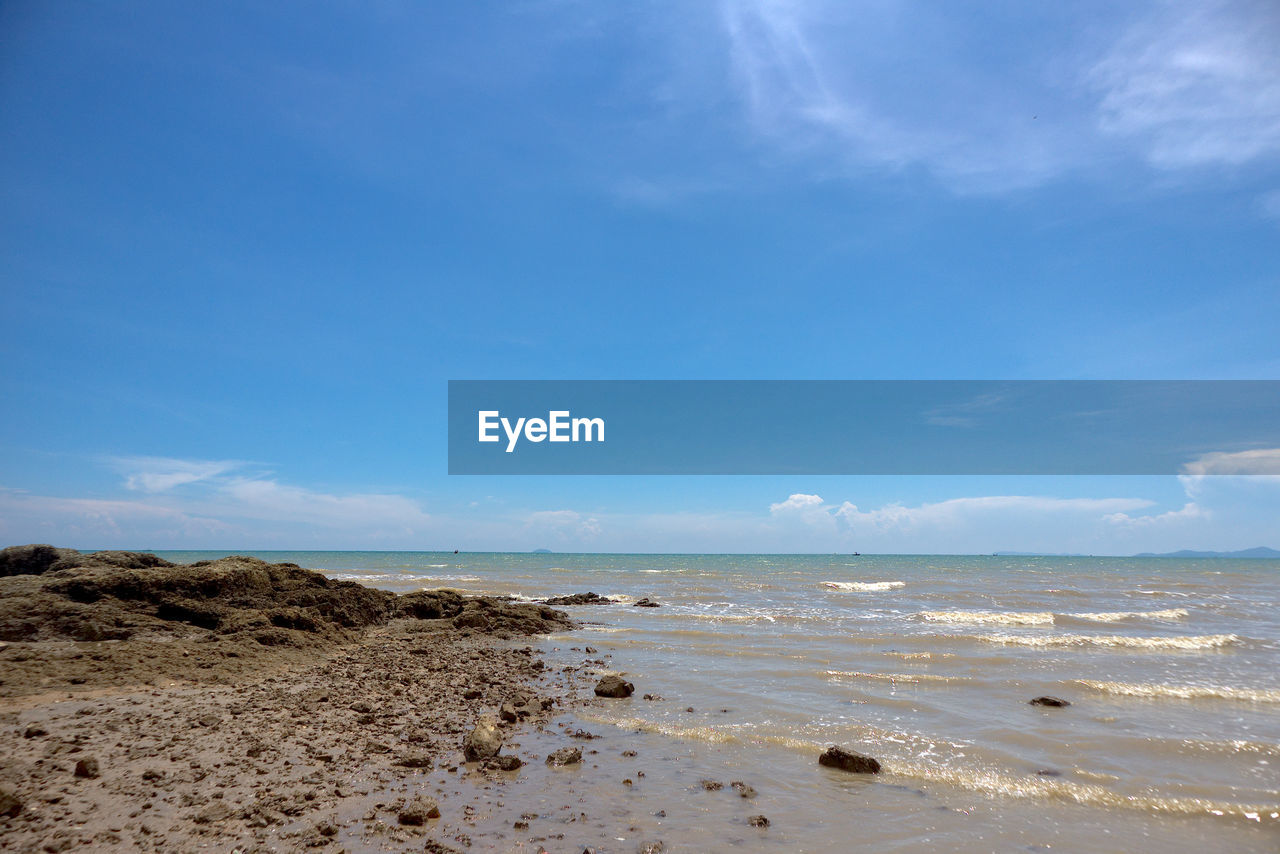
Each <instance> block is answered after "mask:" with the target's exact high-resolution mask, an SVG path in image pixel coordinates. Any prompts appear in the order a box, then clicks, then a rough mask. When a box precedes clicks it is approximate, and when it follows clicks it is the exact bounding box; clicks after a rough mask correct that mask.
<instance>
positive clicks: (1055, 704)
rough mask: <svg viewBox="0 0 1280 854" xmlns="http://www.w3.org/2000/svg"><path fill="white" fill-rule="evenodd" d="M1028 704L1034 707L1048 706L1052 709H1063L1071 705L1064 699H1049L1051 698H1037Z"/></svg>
mask: <svg viewBox="0 0 1280 854" xmlns="http://www.w3.org/2000/svg"><path fill="white" fill-rule="evenodd" d="M1027 703H1028V705H1032V706H1048V707H1049V708H1051V709H1061V708H1063V707H1064V706H1069V705H1071V703H1070V702H1068V701H1066V700H1064V699H1062V698H1061V697H1049V696H1044V697H1036V698H1035V699H1033V700H1028V701H1027Z"/></svg>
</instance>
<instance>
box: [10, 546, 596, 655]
mask: <svg viewBox="0 0 1280 854" xmlns="http://www.w3.org/2000/svg"><path fill="white" fill-rule="evenodd" d="M400 617H403V618H411V619H449V620H452V621H453V625H454V627H456V628H460V629H461V628H465V629H471V630H473V631H480V632H493V633H499V632H505V633H507V634H512V635H516V634H522V635H523V634H546V633H548V632H551V631H556V630H559V629H563V628H567V627H570V626H572V625H573V623H572V621H571V620H570V619H569V617H568V615H567V614H565V613H564V612H563V611H557V610H555V609H554V608H550V607H548V606H545V605H525V604H519V603H510V602H503V601H498V600H495V599H490V598H485V597H478V598H468V597H465V596H463V595H462V594H460V593H458V592H457V591H452V590H433V591H422V592H417V593H410V594H406V595H403V596H397V595H396V594H394V593H391V592H388V591H385V590H376V589H373V588H369V587H364V586H362V585H360V584H356V583H355V582H350V581H336V580H333V579H330V578H328V577H326V576H325V575H322V574H321V573H318V572H313V571H311V570H307V569H303V568H301V567H299V566H297V565H295V564H290V563H276V564H269V563H266V562H265V561H262V560H258V559H257V558H251V557H227V558H222V559H220V560H216V561H199V562H197V563H193V564H188V565H175V564H172V563H170V562H169V561H167V560H164V559H163V558H159V557H157V556H155V555H152V554H144V553H139V552H95V553H92V554H81V553H79V552H77V551H75V550H73V549H56V548H54V547H53V546H46V545H29V546H13V547H10V548H7V549H4V550H3V551H2V552H0V641H41V640H59V639H69V640H76V641H102V640H127V639H129V638H131V637H134V636H135V635H139V634H175V633H176V634H189V633H191V632H193V631H204V632H211V633H213V634H215V635H222V636H236V637H245V638H250V639H252V640H253V641H256V642H257V643H259V644H262V645H263V646H275V647H280V646H285V647H288V646H292V647H298V648H308V647H314V646H316V645H324V644H332V643H335V642H342V641H347V640H350V639H351V638H352V637H353V635H354V632H356V631H359V630H361V629H364V628H366V627H369V626H376V625H381V624H384V623H386V622H387V621H389V620H391V619H395V618H400Z"/></svg>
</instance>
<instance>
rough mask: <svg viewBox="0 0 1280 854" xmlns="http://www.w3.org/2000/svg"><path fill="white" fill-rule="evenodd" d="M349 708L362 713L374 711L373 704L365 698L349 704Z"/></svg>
mask: <svg viewBox="0 0 1280 854" xmlns="http://www.w3.org/2000/svg"><path fill="white" fill-rule="evenodd" d="M347 708H348V709H350V710H351V711H353V712H359V713H360V714H362V715H367V714H369V713H370V712H372V711H373V706H371V705H369V704H368V703H367V702H365V701H364V700H357V701H356V702H354V703H352V704H351V705H350V706H347Z"/></svg>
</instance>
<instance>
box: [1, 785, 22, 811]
mask: <svg viewBox="0 0 1280 854" xmlns="http://www.w3.org/2000/svg"><path fill="white" fill-rule="evenodd" d="M22 806H23V804H22V798H20V797H18V793H17V792H15V791H14V790H13V789H10V788H8V787H7V786H6V787H4V788H0V815H5V816H8V817H9V818H14V817H16V816H17V815H18V813H20V812H22Z"/></svg>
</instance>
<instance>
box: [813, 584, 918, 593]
mask: <svg viewBox="0 0 1280 854" xmlns="http://www.w3.org/2000/svg"><path fill="white" fill-rule="evenodd" d="M822 586H823V587H826V588H828V589H830V590H852V591H857V592H862V593H877V592H880V591H883V590H897V589H898V588H900V587H906V586H907V583H906V582H905V581H824V582H822Z"/></svg>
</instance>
